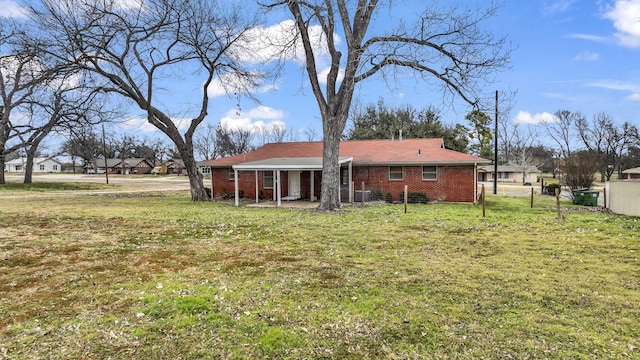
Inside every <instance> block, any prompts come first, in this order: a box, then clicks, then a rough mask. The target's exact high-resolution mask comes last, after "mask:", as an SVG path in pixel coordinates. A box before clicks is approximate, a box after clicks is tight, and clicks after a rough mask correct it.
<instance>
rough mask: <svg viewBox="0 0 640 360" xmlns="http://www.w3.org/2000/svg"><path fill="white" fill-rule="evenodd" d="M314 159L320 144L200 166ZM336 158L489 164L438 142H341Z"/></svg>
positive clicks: (278, 146)
mask: <svg viewBox="0 0 640 360" xmlns="http://www.w3.org/2000/svg"><path fill="white" fill-rule="evenodd" d="M318 157H322V142H319V141H317V142H288V143H272V144H266V145H264V146H262V147H260V148H258V149H256V150H254V151H250V152H248V153H245V154H240V155H235V156H229V157H225V158H221V159H216V160H209V161H205V162H203V163H202V164H203V165H206V166H211V167H229V166H231V165H238V164H243V163H247V162H256V161H262V160H267V159H294V158H318ZM340 157H341V158H352V159H353V165H394V164H397V165H411V164H434V165H435V164H442V165H445V164H447V165H454V164H455V165H464V164H488V163H490V161H489V160H487V159H483V158H480V157H477V156H473V155H469V154H464V153H461V152H458V151H453V150H448V149H445V147H444V143H443V140H442V139H441V138H435V139H404V140H351V141H342V142H341V143H340Z"/></svg>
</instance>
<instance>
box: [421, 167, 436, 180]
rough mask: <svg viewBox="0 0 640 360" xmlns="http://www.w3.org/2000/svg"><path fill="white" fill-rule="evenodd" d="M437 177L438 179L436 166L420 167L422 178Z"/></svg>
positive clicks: (431, 178)
mask: <svg viewBox="0 0 640 360" xmlns="http://www.w3.org/2000/svg"><path fill="white" fill-rule="evenodd" d="M437 179H438V167H436V166H423V167H422V180H437Z"/></svg>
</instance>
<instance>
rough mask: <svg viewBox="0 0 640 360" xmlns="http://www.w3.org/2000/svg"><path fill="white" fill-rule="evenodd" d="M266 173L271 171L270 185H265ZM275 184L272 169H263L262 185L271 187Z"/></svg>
mask: <svg viewBox="0 0 640 360" xmlns="http://www.w3.org/2000/svg"><path fill="white" fill-rule="evenodd" d="M267 173H271V186H267V181H266V179H267V177H268V176H267ZM274 184H275V174H274V171H273V170H263V171H262V187H263V188H264V189H273V187H274Z"/></svg>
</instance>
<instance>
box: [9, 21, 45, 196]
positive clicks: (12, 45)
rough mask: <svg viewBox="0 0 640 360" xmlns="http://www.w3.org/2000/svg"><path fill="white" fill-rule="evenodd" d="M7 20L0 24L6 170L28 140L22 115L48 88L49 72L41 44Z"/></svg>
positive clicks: (27, 130) (28, 130)
mask: <svg viewBox="0 0 640 360" xmlns="http://www.w3.org/2000/svg"><path fill="white" fill-rule="evenodd" d="M28 38H29V36H28V35H27V34H26V33H25V32H24V31H23V30H22V29H19V28H18V27H17V26H15V24H14V23H12V22H11V21H9V20H7V19H3V20H2V22H1V24H0V97H1V99H0V100H1V103H0V168H2V169H4V164H5V157H6V156H7V155H9V154H11V153H15V152H16V151H18V150H20V149H23V148H24V147H25V146H27V145H28V143H25V142H24V139H25V138H27V137H28V136H29V134H30V133H31V130H32V128H31V127H30V126H29V125H28V124H25V121H26V119H25V118H23V117H22V113H23V112H25V109H26V108H28V104H29V99H30V97H31V95H32V94H33V93H34V92H35V91H36V90H37V89H38V88H39V87H41V86H43V85H44V83H45V81H46V80H47V78H48V76H49V75H50V74H49V72H48V71H47V70H46V69H44V68H43V67H42V64H41V63H40V61H39V57H40V56H41V55H42V54H41V52H40V48H39V44H38V42H37V41H28ZM4 183H5V178H4V171H0V184H4Z"/></svg>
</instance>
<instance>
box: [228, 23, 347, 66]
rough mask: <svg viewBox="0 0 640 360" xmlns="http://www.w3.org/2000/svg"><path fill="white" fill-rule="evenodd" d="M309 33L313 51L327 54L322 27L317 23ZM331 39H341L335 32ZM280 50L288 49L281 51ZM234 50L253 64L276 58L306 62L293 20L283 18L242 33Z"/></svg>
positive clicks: (336, 40)
mask: <svg viewBox="0 0 640 360" xmlns="http://www.w3.org/2000/svg"><path fill="white" fill-rule="evenodd" d="M308 32H309V38H310V41H311V46H312V47H313V49H314V50H313V52H314V53H315V54H316V56H326V55H327V54H328V52H327V42H326V39H325V36H324V33H323V32H322V28H321V27H320V26H318V25H314V26H310V27H309V29H308ZM333 41H334V42H335V43H336V45H339V44H340V42H341V40H340V37H339V36H337V35H334V37H333ZM283 49H286V50H287V51H285V52H283ZM234 51H235V52H236V54H237V55H238V56H240V58H241V59H242V60H243V61H249V62H255V63H260V62H267V61H270V60H272V59H274V58H278V57H279V58H282V59H284V60H294V61H297V62H300V63H303V62H304V61H305V53H304V46H303V45H302V41H301V40H300V37H299V36H298V28H297V27H296V24H295V22H294V21H293V20H284V21H282V22H280V23H278V24H275V25H272V26H269V27H262V26H258V27H255V28H253V29H251V30H249V31H248V32H247V33H246V34H245V36H244V41H240V42H238V45H237V46H236V47H235V48H234ZM316 60H317V59H316Z"/></svg>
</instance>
